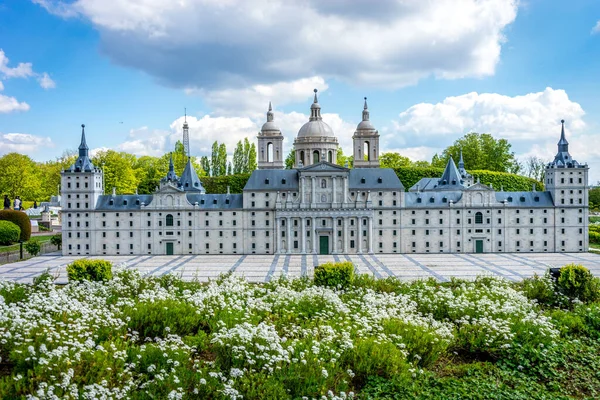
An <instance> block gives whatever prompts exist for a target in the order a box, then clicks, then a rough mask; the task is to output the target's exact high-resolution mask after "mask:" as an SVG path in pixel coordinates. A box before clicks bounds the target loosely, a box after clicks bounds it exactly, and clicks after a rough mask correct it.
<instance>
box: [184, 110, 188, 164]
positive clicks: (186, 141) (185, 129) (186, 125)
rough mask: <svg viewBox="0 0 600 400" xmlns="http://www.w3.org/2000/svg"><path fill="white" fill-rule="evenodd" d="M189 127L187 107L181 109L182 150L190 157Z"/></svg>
mask: <svg viewBox="0 0 600 400" xmlns="http://www.w3.org/2000/svg"><path fill="white" fill-rule="evenodd" d="M189 129H190V127H189V125H188V123H187V108H184V109H183V152H184V153H185V156H186V157H187V158H190V131H189Z"/></svg>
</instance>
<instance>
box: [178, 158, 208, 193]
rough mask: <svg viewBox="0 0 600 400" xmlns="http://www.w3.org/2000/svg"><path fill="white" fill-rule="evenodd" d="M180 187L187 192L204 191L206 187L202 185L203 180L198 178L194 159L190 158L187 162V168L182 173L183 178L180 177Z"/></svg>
mask: <svg viewBox="0 0 600 400" xmlns="http://www.w3.org/2000/svg"><path fill="white" fill-rule="evenodd" d="M179 187H180V188H181V189H183V190H184V191H186V192H202V193H204V187H203V186H202V182H200V179H198V174H197V173H196V169H195V168H194V166H193V165H192V161H191V160H189V159H188V162H187V164H185V169H184V170H183V173H182V174H181V178H179Z"/></svg>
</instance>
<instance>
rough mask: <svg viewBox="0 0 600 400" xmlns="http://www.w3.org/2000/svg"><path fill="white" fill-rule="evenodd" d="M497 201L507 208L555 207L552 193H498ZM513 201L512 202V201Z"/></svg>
mask: <svg viewBox="0 0 600 400" xmlns="http://www.w3.org/2000/svg"><path fill="white" fill-rule="evenodd" d="M496 200H497V201H498V202H500V203H501V202H503V201H504V200H506V206H507V207H553V206H554V202H553V201H552V196H551V195H550V192H496ZM511 200H512V201H511Z"/></svg>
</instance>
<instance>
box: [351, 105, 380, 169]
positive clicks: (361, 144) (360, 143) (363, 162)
mask: <svg viewBox="0 0 600 400" xmlns="http://www.w3.org/2000/svg"><path fill="white" fill-rule="evenodd" d="M352 140H353V142H354V146H353V147H354V152H353V154H354V168H379V132H378V131H377V129H375V127H374V126H373V124H371V121H370V120H369V108H368V106H367V98H366V97H365V105H364V107H363V112H362V121H360V123H359V124H358V126H357V127H356V132H354V136H352Z"/></svg>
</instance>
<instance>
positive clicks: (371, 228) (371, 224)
mask: <svg viewBox="0 0 600 400" xmlns="http://www.w3.org/2000/svg"><path fill="white" fill-rule="evenodd" d="M367 233H368V234H369V238H368V240H369V253H373V217H369V230H368V231H367Z"/></svg>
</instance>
